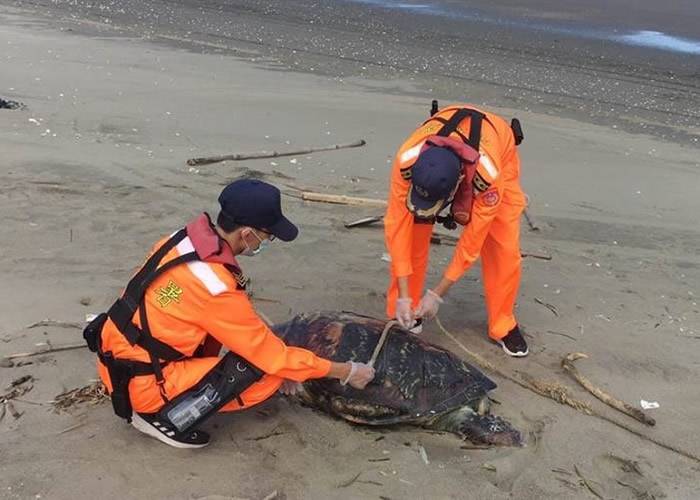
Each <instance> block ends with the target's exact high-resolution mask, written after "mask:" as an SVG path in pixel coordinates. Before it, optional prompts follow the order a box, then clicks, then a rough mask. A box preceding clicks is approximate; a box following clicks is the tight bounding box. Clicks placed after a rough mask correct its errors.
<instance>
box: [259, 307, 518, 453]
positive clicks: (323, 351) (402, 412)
mask: <svg viewBox="0 0 700 500" xmlns="http://www.w3.org/2000/svg"><path fill="white" fill-rule="evenodd" d="M386 324H387V322H386V321H385V320H379V319H375V318H371V317H368V316H361V315H358V314H354V313H349V312H320V313H314V314H301V315H298V316H296V317H295V318H294V319H292V320H291V321H289V322H287V323H282V324H278V325H275V326H274V327H273V329H274V331H275V332H276V333H277V335H279V336H280V337H281V338H283V339H284V341H285V343H286V344H288V345H291V346H297V347H303V348H305V349H309V350H311V351H313V352H314V353H316V354H317V355H319V356H322V357H324V358H327V359H331V360H334V361H347V360H353V361H361V362H365V363H366V362H368V361H369V359H370V358H371V357H372V353H373V351H374V349H375V347H376V346H377V344H378V342H379V339H380V337H381V334H382V331H383V330H384V327H385V325H386ZM374 366H375V369H376V376H375V378H374V380H373V381H372V382H371V383H370V384H369V385H368V386H367V387H366V388H365V389H364V390H357V389H353V388H352V387H350V386H349V385H347V386H343V385H341V384H340V383H339V382H338V381H337V380H333V379H317V380H312V381H309V382H306V383H305V384H304V391H302V393H301V395H300V397H301V398H302V400H303V401H304V402H305V403H306V404H308V405H309V406H311V407H314V408H318V409H320V410H322V411H324V412H327V413H330V414H332V415H336V416H338V417H342V418H344V419H345V420H348V421H350V422H354V423H358V424H365V425H382V426H385V425H394V424H410V425H419V426H422V427H426V428H430V429H435V430H442V431H448V432H453V433H455V434H458V435H459V436H461V437H462V438H464V439H468V440H470V441H472V442H474V443H478V444H488V445H502V446H519V445H521V444H522V441H521V435H520V432H518V431H517V430H516V429H514V428H513V427H512V426H511V425H510V424H509V423H508V422H506V421H505V420H503V419H501V418H500V417H497V416H495V415H491V414H489V413H488V409H489V405H488V402H489V400H488V396H487V394H488V392H489V391H491V390H493V389H495V388H496V384H495V383H494V382H493V381H492V380H490V379H489V378H487V377H486V376H485V375H484V374H483V373H481V372H480V371H479V370H477V369H476V368H474V367H473V366H470V365H469V364H467V363H465V362H464V361H462V360H461V359H459V358H458V357H457V356H455V355H454V354H452V353H451V352H449V351H447V350H445V349H442V348H440V347H437V346H435V345H432V344H430V343H428V342H426V341H425V340H423V339H421V338H420V337H418V336H416V335H413V334H411V333H409V332H407V331H405V330H403V329H402V328H400V327H399V326H394V327H392V328H391V329H390V330H389V333H388V336H387V338H386V341H385V343H384V345H383V346H382V348H381V351H380V352H379V357H378V358H377V360H376V363H375V365H374Z"/></svg>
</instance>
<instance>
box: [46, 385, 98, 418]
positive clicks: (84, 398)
mask: <svg viewBox="0 0 700 500" xmlns="http://www.w3.org/2000/svg"><path fill="white" fill-rule="evenodd" d="M108 398H109V396H108V395H107V391H106V389H105V386H104V385H103V384H102V382H99V381H96V382H93V383H91V384H88V385H86V386H84V387H78V388H77V389H73V390H70V391H66V392H64V393H61V394H59V395H58V396H56V397H55V398H54V400H53V401H52V403H53V407H54V410H55V411H56V412H60V411H66V410H68V409H69V408H71V407H72V406H75V405H78V404H82V403H88V404H90V405H92V406H94V405H98V404H100V403H102V402H104V401H106V400H107V399H108Z"/></svg>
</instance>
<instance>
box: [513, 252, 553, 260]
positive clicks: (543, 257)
mask: <svg viewBox="0 0 700 500" xmlns="http://www.w3.org/2000/svg"><path fill="white" fill-rule="evenodd" d="M520 256H521V257H532V258H533V259H540V260H552V256H551V255H544V254H538V253H529V252H522V253H521V254H520Z"/></svg>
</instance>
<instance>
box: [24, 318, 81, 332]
mask: <svg viewBox="0 0 700 500" xmlns="http://www.w3.org/2000/svg"><path fill="white" fill-rule="evenodd" d="M40 326H58V327H60V328H78V329H82V328H83V327H84V326H85V325H84V324H81V323H74V322H72V321H58V320H55V319H42V320H41V321H37V322H36V323H32V324H31V325H27V326H25V328H26V329H27V330H29V329H31V328H39V327H40Z"/></svg>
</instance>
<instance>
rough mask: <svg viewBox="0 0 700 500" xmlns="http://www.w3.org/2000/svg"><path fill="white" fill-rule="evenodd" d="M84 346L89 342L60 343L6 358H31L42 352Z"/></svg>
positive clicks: (68, 349) (47, 352)
mask: <svg viewBox="0 0 700 500" xmlns="http://www.w3.org/2000/svg"><path fill="white" fill-rule="evenodd" d="M83 347H87V344H86V343H85V342H80V343H78V344H67V345H59V346H56V347H49V348H48V349H42V350H40V351H31V352H18V353H17V354H10V355H9V356H7V357H6V358H5V359H10V360H12V359H17V358H29V357H32V356H39V355H41V354H49V353H52V352H61V351H71V350H73V349H82V348H83Z"/></svg>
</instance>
